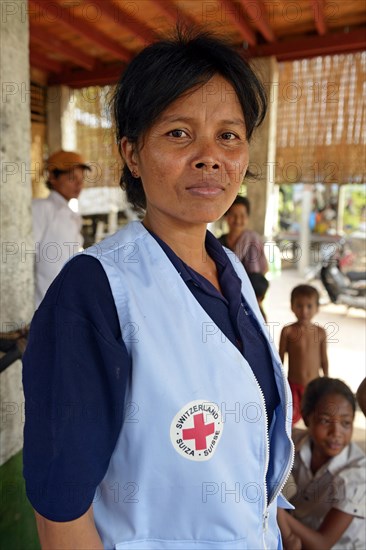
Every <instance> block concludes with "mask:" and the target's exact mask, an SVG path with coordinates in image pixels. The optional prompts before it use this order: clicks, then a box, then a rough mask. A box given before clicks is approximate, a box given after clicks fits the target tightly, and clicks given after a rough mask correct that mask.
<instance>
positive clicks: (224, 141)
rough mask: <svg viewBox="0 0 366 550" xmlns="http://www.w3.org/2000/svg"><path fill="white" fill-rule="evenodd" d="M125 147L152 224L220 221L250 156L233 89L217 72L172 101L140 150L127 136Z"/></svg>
mask: <svg viewBox="0 0 366 550" xmlns="http://www.w3.org/2000/svg"><path fill="white" fill-rule="evenodd" d="M122 151H123V153H124V157H125V159H126V162H127V164H128V166H129V168H130V170H131V171H134V172H135V175H138V176H139V177H140V178H141V180H142V183H143V187H144V190H145V194H146V202H147V209H146V222H147V223H148V224H150V226H151V227H153V226H154V227H155V228H156V227H157V224H159V223H163V224H165V225H166V224H168V225H170V226H171V227H172V226H174V225H175V226H177V225H180V226H184V225H186V224H188V225H192V224H206V223H208V222H212V221H215V220H217V219H218V218H220V217H221V216H222V215H223V213H224V212H225V211H226V210H227V208H228V207H229V206H230V204H232V202H233V200H234V198H235V197H236V195H237V192H238V189H239V186H240V183H241V182H242V180H243V177H244V175H245V172H246V170H247V167H248V161H249V157H248V143H247V140H246V128H245V121H244V116H243V112H242V109H241V106H240V103H239V101H238V98H237V96H236V93H235V91H234V88H233V87H232V86H231V84H229V83H228V82H227V81H226V80H225V79H224V78H222V77H221V76H218V75H216V76H214V77H213V78H212V79H211V80H210V81H209V82H207V84H205V85H203V86H202V87H200V88H198V89H195V90H194V91H190V92H188V93H186V94H184V95H183V96H181V97H180V98H178V99H177V100H176V101H174V102H173V103H172V104H171V105H169V106H168V107H167V108H166V109H165V111H164V112H163V113H162V114H161V115H160V116H159V118H158V119H157V121H156V122H155V124H154V125H153V126H152V127H151V128H150V129H149V130H148V131H147V132H146V133H145V135H144V136H143V139H142V143H141V144H139V148H138V150H136V148H134V146H133V145H132V144H130V143H128V142H127V140H126V138H124V139H123V140H122Z"/></svg>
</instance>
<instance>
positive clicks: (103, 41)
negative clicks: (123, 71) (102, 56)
mask: <svg viewBox="0 0 366 550" xmlns="http://www.w3.org/2000/svg"><path fill="white" fill-rule="evenodd" d="M29 4H30V5H31V6H32V7H33V8H35V9H36V10H37V9H38V10H39V13H38V15H42V14H46V15H47V16H48V17H49V18H52V19H51V20H53V21H55V24H56V26H57V24H60V25H63V26H64V27H67V28H69V29H70V30H72V31H73V32H75V33H76V34H78V35H79V36H83V37H84V38H86V39H87V40H89V41H90V42H92V43H93V44H96V45H97V46H99V47H100V48H102V49H103V50H105V51H107V52H109V53H111V54H113V55H114V56H115V57H116V58H117V59H122V60H124V61H130V60H131V59H132V53H131V52H130V51H129V50H127V49H126V48H125V47H124V46H122V45H121V44H119V43H118V42H115V41H114V40H111V39H110V38H109V37H108V36H107V35H106V34H104V33H103V32H101V31H99V30H98V29H96V28H95V27H93V26H92V25H90V24H89V23H85V21H83V19H81V18H80V17H75V16H74V15H73V14H72V13H71V11H70V10H68V9H66V8H63V7H62V6H61V5H57V4H55V3H54V2H42V0H29Z"/></svg>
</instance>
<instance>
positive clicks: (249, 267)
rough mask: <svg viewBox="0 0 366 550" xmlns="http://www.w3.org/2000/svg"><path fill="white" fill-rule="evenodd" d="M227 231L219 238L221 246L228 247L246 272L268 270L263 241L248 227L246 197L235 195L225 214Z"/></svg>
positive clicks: (248, 205) (264, 271) (247, 202)
mask: <svg viewBox="0 0 366 550" xmlns="http://www.w3.org/2000/svg"><path fill="white" fill-rule="evenodd" d="M225 216H226V221H227V224H228V226H229V233H225V234H224V235H222V236H221V237H220V238H219V241H220V242H221V244H222V245H223V246H226V247H227V248H230V250H232V251H233V252H235V254H236V255H237V256H238V258H239V259H240V260H241V262H242V264H243V266H244V267H245V269H246V271H247V273H262V274H263V275H264V274H265V273H267V271H268V263H267V259H266V257H265V255H264V247H263V241H262V238H261V236H260V235H258V233H256V232H255V231H253V230H251V229H248V224H249V216H250V202H249V200H248V199H247V198H246V197H236V199H235V200H234V202H233V204H232V205H231V206H230V208H229V210H228V211H227V212H226V214H225Z"/></svg>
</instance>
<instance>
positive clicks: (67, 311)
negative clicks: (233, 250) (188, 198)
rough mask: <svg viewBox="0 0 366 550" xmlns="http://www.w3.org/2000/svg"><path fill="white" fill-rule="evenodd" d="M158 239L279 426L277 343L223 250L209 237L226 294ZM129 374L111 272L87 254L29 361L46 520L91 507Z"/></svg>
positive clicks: (59, 291)
mask: <svg viewBox="0 0 366 550" xmlns="http://www.w3.org/2000/svg"><path fill="white" fill-rule="evenodd" d="M153 236H154V237H155V238H156V240H157V241H158V242H159V244H160V245H161V247H162V248H163V250H164V251H165V253H166V254H167V256H168V258H169V259H170V260H171V261H172V263H173V265H174V266H175V267H176V269H177V270H178V272H179V273H180V274H181V276H182V279H183V280H184V282H185V283H186V285H187V286H188V288H189V289H190V290H191V292H192V294H193V295H194V296H195V298H196V299H197V300H198V302H199V303H200V305H201V306H202V307H203V308H204V309H205V311H206V312H207V314H208V315H209V316H210V317H211V318H212V320H213V321H214V323H215V324H216V325H217V326H218V327H219V329H220V330H221V331H222V332H223V334H225V336H226V337H227V338H229V339H230V341H231V342H232V343H233V344H234V345H236V346H237V347H238V349H239V350H240V351H241V352H242V353H243V355H244V356H245V358H246V359H247V361H248V362H249V364H250V366H251V368H252V369H253V372H254V374H255V376H256V378H257V380H258V383H259V384H260V386H261V388H262V391H263V394H264V397H265V401H266V408H267V415H268V418H269V422H270V420H271V418H272V415H273V411H274V409H275V407H276V406H277V405H278V403H279V395H278V392H277V387H276V383H275V380H274V374H273V367H272V361H271V358H270V352H269V348H268V344H267V342H266V339H265V337H264V336H263V334H262V332H261V329H260V327H259V324H258V323H257V321H256V319H255V317H254V316H253V314H252V312H251V311H250V308H249V307H248V305H247V304H246V302H245V298H243V297H242V296H241V281H240V279H239V278H238V276H237V275H236V272H235V270H234V268H233V266H232V265H231V262H230V260H229V259H228V257H227V255H226V253H225V252H224V250H223V249H222V247H221V245H220V244H219V243H218V241H217V240H216V239H215V237H214V236H213V235H211V234H210V233H209V232H208V233H207V237H206V249H207V252H208V254H209V255H210V256H211V257H212V259H213V260H214V261H215V263H216V266H217V270H218V277H219V283H220V288H221V290H222V293H223V294H221V293H220V292H218V290H217V289H216V288H215V287H214V286H213V285H212V284H211V283H210V282H209V281H208V280H207V279H205V278H204V277H202V276H201V275H199V274H198V273H197V272H195V271H194V270H192V269H191V268H190V267H189V266H187V265H186V264H185V263H184V262H182V260H180V259H179V258H178V257H177V256H176V254H175V253H174V252H173V251H172V250H171V249H170V248H169V247H168V246H167V245H166V244H165V243H164V242H162V241H161V240H160V239H159V238H158V237H156V236H155V235H153ZM130 370H131V360H130V357H129V355H128V353H127V349H126V347H125V344H124V342H123V339H122V335H121V329H120V325H119V320H118V315H117V311H116V307H115V304H114V300H113V296H112V292H111V289H110V285H109V281H108V278H107V276H106V274H105V271H104V269H103V267H102V265H101V264H100V262H99V261H98V260H97V259H95V258H93V257H90V256H87V255H79V256H77V257H76V258H74V259H73V260H71V261H70V262H69V263H68V264H67V265H66V266H65V268H64V269H63V270H62V272H61V273H60V275H59V276H58V277H57V278H56V279H55V281H54V282H53V283H52V285H51V287H50V288H49V290H48V292H47V294H46V296H45V298H44V300H43V302H42V304H41V305H40V307H39V309H38V310H37V312H36V313H35V316H34V318H33V320H32V325H31V331H30V337H29V342H28V346H27V350H26V352H25V354H24V358H23V385H24V393H25V397H26V408H25V413H26V423H25V429H24V451H23V460H24V477H25V480H26V488H27V495H28V498H29V500H30V501H31V503H32V505H33V506H34V508H35V509H36V510H37V511H38V512H39V513H40V514H42V515H43V516H45V517H46V518H48V519H51V520H53V521H70V520H72V519H75V518H77V517H79V516H80V515H82V514H83V513H85V512H86V511H87V509H88V508H89V506H90V505H91V503H92V500H93V497H94V494H95V490H96V487H97V486H98V485H99V483H100V482H101V481H102V479H103V477H104V475H105V473H106V471H107V468H108V464H109V460H110V457H111V455H112V453H113V450H114V447H115V445H116V442H117V438H118V436H119V433H120V430H121V426H122V422H123V417H124V403H123V396H124V394H125V387H126V384H127V381H128V379H129V373H130ZM126 412H127V411H126ZM130 412H131V411H129V412H128V413H130Z"/></svg>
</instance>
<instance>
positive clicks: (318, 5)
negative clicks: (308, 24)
mask: <svg viewBox="0 0 366 550" xmlns="http://www.w3.org/2000/svg"><path fill="white" fill-rule="evenodd" d="M311 2H312V4H313V12H314V21H315V27H316V30H317V31H318V34H320V35H323V34H326V32H327V31H328V29H327V22H326V20H325V13H324V0H311Z"/></svg>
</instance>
